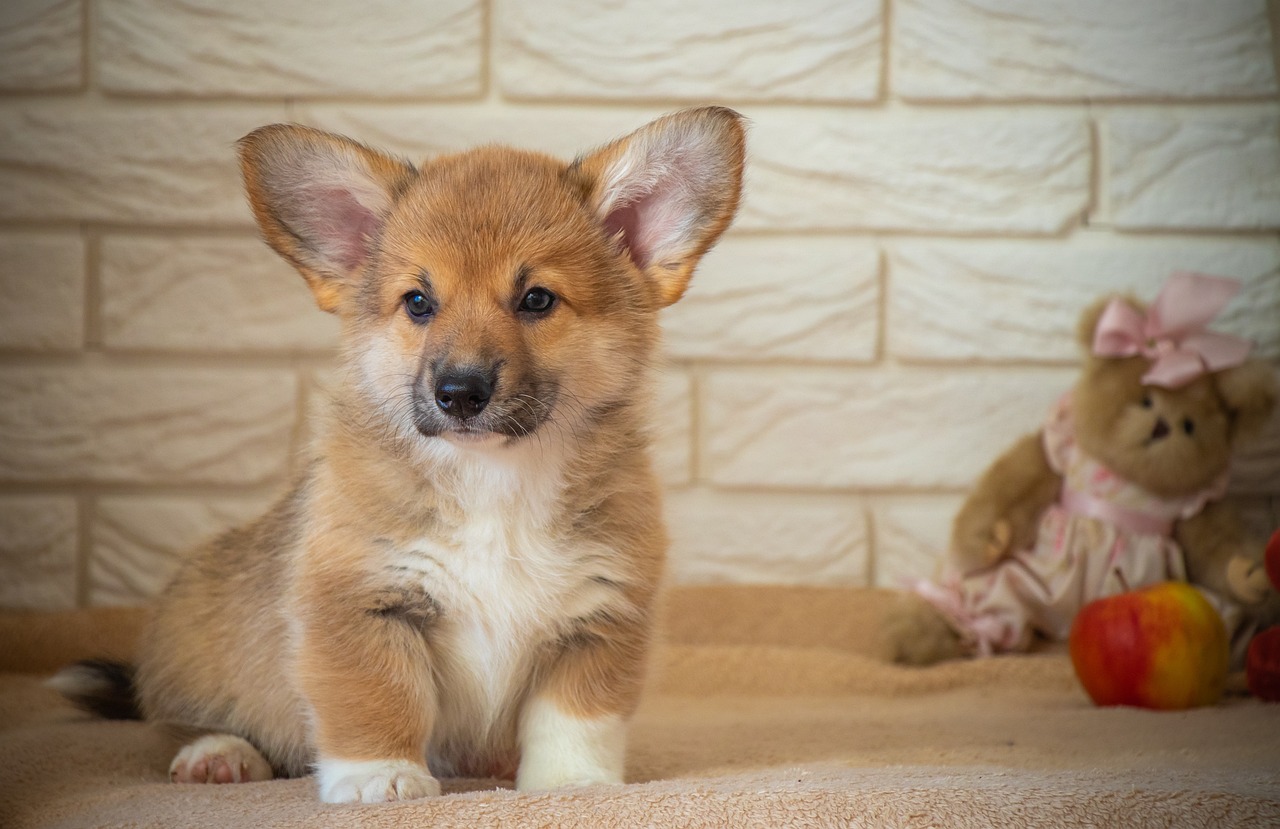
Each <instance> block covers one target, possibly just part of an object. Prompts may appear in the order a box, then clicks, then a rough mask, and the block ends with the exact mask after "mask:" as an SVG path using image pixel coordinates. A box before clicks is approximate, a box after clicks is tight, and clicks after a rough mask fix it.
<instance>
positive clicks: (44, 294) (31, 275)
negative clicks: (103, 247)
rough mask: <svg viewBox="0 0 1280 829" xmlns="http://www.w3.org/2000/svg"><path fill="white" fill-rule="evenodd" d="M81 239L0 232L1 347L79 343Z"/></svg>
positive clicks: (68, 346) (56, 347) (73, 346)
mask: <svg viewBox="0 0 1280 829" xmlns="http://www.w3.org/2000/svg"><path fill="white" fill-rule="evenodd" d="M84 261H85V259H84V243H83V242H82V241H81V240H80V237H79V236H77V235H74V234H70V233H0V348H13V349H20V350H24V351H26V350H32V351H44V350H50V351H66V350H73V349H77V348H79V347H80V346H81V344H83V342H84V279H85V274H84Z"/></svg>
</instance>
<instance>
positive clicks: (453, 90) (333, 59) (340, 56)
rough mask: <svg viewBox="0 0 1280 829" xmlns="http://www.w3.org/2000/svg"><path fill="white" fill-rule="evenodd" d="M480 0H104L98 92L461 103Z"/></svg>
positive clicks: (469, 82)
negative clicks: (319, 0) (414, 0)
mask: <svg viewBox="0 0 1280 829" xmlns="http://www.w3.org/2000/svg"><path fill="white" fill-rule="evenodd" d="M482 17H483V11H482V4H481V3H480V2H478V0H432V2H429V3H423V2H418V3H403V2H397V0H359V1H358V2H355V1H353V0H338V1H337V2H334V0H328V2H325V3H313V2H308V0H272V2H270V3H261V2H255V1H254V0H192V1H191V2H183V3H172V2H167V1H166V0H112V2H110V3H103V4H102V5H101V7H100V9H99V21H100V23H101V43H100V44H99V46H98V56H99V60H100V61H101V64H100V71H101V79H102V85H103V87H104V88H106V89H109V90H111V91H113V92H124V93H128V94H132V95H137V94H142V93H150V94H164V95H173V94H189V95H199V96H224V95H225V96H232V97H255V98H261V97H271V96H282V95H290V96H322V97H334V96H342V95H354V96H359V97H372V98H466V97H473V96H475V95H476V94H478V93H479V92H480V89H481V84H482V80H481V60H482V57H481V54H482V53H481V51H480V37H481V24H482Z"/></svg>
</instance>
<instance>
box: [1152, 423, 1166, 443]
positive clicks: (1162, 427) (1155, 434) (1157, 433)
mask: <svg viewBox="0 0 1280 829" xmlns="http://www.w3.org/2000/svg"><path fill="white" fill-rule="evenodd" d="M1168 434H1169V423H1168V422H1167V421H1166V420H1165V419H1164V418H1163V417H1157V418H1156V425H1155V428H1154V429H1152V430H1151V439H1152V440H1159V439H1160V438H1162V437H1164V436H1166V435H1168Z"/></svg>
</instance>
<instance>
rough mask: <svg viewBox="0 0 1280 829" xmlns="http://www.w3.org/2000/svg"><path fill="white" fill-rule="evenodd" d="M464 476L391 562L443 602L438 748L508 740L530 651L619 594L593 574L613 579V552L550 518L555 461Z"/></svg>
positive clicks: (435, 650)
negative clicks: (433, 521)
mask: <svg viewBox="0 0 1280 829" xmlns="http://www.w3.org/2000/svg"><path fill="white" fill-rule="evenodd" d="M485 460H487V459H484V458H481V459H479V461H480V462H481V463H483V462H484V461H485ZM470 472H471V474H468V475H466V476H465V477H463V478H462V479H460V480H458V482H457V483H458V484H460V485H462V486H463V487H465V489H464V490H462V493H463V497H460V498H459V509H458V510H457V511H456V513H455V514H452V515H449V516H444V517H443V518H442V520H441V523H440V526H438V527H436V528H435V529H434V531H433V532H432V533H431V534H430V535H426V536H423V537H422V538H419V539H416V540H414V541H413V542H411V543H410V544H408V545H406V547H405V548H404V549H403V550H401V551H399V552H398V553H397V555H396V559H397V560H396V561H395V566H396V569H397V570H399V571H400V572H402V573H406V574H410V577H411V578H414V579H415V580H416V581H418V583H419V584H420V585H421V586H422V587H423V588H424V589H425V590H426V591H427V592H428V593H429V594H430V595H431V596H432V597H433V598H434V599H435V600H436V602H437V603H438V604H439V606H440V611H441V613H440V617H439V619H438V620H437V622H436V623H435V626H434V628H433V630H432V633H431V637H432V655H433V659H435V660H436V662H435V664H433V665H432V671H433V674H434V676H435V679H436V687H437V694H438V699H437V702H438V709H439V710H438V720H437V723H436V727H435V729H434V732H433V739H432V743H433V745H434V746H435V747H436V750H435V751H433V753H442V754H446V755H448V754H455V753H457V752H458V751H465V752H466V753H468V754H471V753H472V752H475V751H476V750H477V749H478V750H479V751H480V752H481V753H484V751H485V750H484V748H483V746H492V747H494V748H498V747H499V746H498V745H495V744H501V743H503V742H505V741H507V740H509V739H510V738H511V737H512V736H513V735H514V726H515V715H516V710H515V708H516V706H517V705H518V703H519V702H520V700H521V699H522V697H523V696H524V694H525V692H526V691H527V690H529V689H528V683H529V679H530V674H531V671H532V669H533V666H534V663H535V659H536V657H537V656H538V655H539V651H540V650H541V649H543V648H545V647H548V646H550V645H551V644H552V643H553V642H554V639H555V637H556V636H558V635H559V634H560V633H561V632H562V631H564V630H565V629H566V628H567V625H568V624H569V623H570V622H571V621H572V620H573V619H575V618H580V617H582V616H585V615H587V614H589V613H591V612H592V611H593V610H595V609H597V608H599V607H600V606H601V605H602V604H604V603H605V602H607V601H609V600H610V599H612V598H616V593H614V592H613V591H612V590H610V589H609V588H607V587H605V586H602V584H601V583H600V582H599V581H597V580H595V579H593V577H598V576H603V577H605V578H610V577H612V578H614V580H616V574H612V573H609V572H608V569H607V568H608V562H609V561H611V560H613V559H614V557H613V556H610V555H605V554H602V553H603V552H604V551H602V550H600V549H598V548H595V549H592V548H591V547H590V546H587V545H583V544H582V543H580V542H579V543H575V541H574V539H573V538H572V535H571V533H570V532H569V530H568V528H567V527H566V526H564V524H565V523H566V522H565V520H564V519H562V518H558V515H557V512H558V507H557V504H558V500H559V495H560V493H559V486H558V475H556V474H555V470H554V467H553V468H551V469H547V468H545V467H535V468H525V469H514V470H502V469H499V470H494V469H492V468H486V467H479V468H476V469H472V470H470ZM508 473H516V474H515V477H513V476H512V474H508ZM519 473H523V474H519Z"/></svg>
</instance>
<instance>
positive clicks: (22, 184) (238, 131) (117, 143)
mask: <svg viewBox="0 0 1280 829" xmlns="http://www.w3.org/2000/svg"><path fill="white" fill-rule="evenodd" d="M281 120H284V108H283V107H282V106H274V107H272V106H241V107H228V106H195V105H187V104H179V105H171V106H158V105H157V106H148V105H143V104H120V103H115V104H112V105H105V104H99V103H87V102H80V101H75V102H66V101H54V102H48V103H27V102H9V103H7V104H4V105H3V106H0V219H64V220H72V221H102V222H146V223H154V224H173V223H178V224H198V225H206V224H217V225H240V226H245V227H247V226H250V225H251V224H252V221H253V220H252V218H251V216H250V213H249V208H248V206H247V205H246V203H245V200H244V196H243V195H242V194H241V189H240V171H239V169H238V167H237V165H236V154H235V142H236V140H237V139H238V138H240V137H241V136H243V135H245V134H246V133H248V132H249V131H250V130H252V129H254V128H255V127H258V126H261V125H263V124H268V123H271V122H273V121H281Z"/></svg>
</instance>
